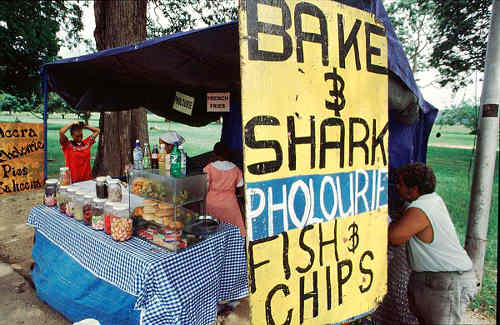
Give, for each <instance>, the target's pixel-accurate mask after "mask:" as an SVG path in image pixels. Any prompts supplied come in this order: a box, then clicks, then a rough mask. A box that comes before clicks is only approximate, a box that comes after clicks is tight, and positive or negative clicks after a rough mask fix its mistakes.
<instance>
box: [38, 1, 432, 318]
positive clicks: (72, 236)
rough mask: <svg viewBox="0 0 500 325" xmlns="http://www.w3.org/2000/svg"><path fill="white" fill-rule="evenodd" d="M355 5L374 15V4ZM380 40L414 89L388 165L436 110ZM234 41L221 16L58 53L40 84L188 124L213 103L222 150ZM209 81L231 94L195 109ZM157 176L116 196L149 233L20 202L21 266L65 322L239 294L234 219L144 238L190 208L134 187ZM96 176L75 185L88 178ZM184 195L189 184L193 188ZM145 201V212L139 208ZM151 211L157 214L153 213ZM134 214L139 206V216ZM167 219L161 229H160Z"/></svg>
mask: <svg viewBox="0 0 500 325" xmlns="http://www.w3.org/2000/svg"><path fill="white" fill-rule="evenodd" d="M374 3H379V1H376V2H374ZM362 9H365V10H367V11H371V12H373V13H374V14H377V16H379V15H381V13H380V12H379V10H380V8H379V7H377V6H375V7H373V8H362ZM382 10H383V8H382ZM384 13H385V12H384ZM385 17H386V16H385ZM388 39H389V47H390V49H391V57H392V59H391V57H390V58H389V68H390V70H391V71H392V73H393V74H394V75H395V76H396V78H398V80H400V81H401V82H402V83H404V84H405V85H406V86H407V87H408V88H409V89H410V90H411V91H412V92H413V93H415V95H416V96H417V97H418V101H419V105H420V108H421V118H420V119H419V120H418V121H417V122H416V123H412V124H411V125H407V124H405V123H401V122H400V119H399V117H398V114H397V112H395V111H392V112H390V114H389V115H390V122H389V129H390V132H391V133H390V134H389V142H390V144H391V146H390V148H389V159H390V165H391V167H398V166H400V165H403V164H405V163H406V162H409V161H415V160H419V161H424V160H425V146H426V141H427V136H428V134H429V132H430V127H431V126H432V122H433V119H434V117H435V115H436V111H435V109H433V107H432V106H431V105H430V104H428V103H427V102H425V101H423V99H422V98H421V94H420V92H419V91H418V88H417V87H416V84H415V81H414V80H413V78H412V77H411V73H410V74H408V71H409V66H407V62H406V65H405V64H404V60H402V59H401V57H400V56H404V53H402V48H401V46H400V44H399V43H398V41H397V38H395V35H394V33H393V32H392V34H391V33H388ZM238 40H239V37H238V24H237V22H231V23H227V24H222V25H218V26H214V27H209V28H205V29H201V30H197V31H189V32H185V33H179V34H176V35H171V36H166V37H161V38H156V39H153V40H148V41H145V42H142V43H139V44H133V45H129V46H124V47H120V48H115V49H109V50H105V51H101V52H98V53H95V54H90V55H86V56H82V57H78V58H71V59H64V60H59V61H56V62H53V63H50V64H47V65H44V66H43V67H42V76H43V84H44V92H45V93H47V92H48V91H49V90H50V91H55V92H57V93H58V94H60V95H61V96H62V97H63V98H64V99H65V100H66V101H67V102H68V103H69V104H70V105H71V106H73V107H74V108H76V109H78V110H91V111H106V110H108V109H113V110H121V109H127V108H130V107H139V106H144V107H147V109H148V110H150V111H151V112H153V113H155V114H157V115H160V116H165V117H168V119H169V120H172V121H177V122H180V123H184V124H188V125H192V126H201V125H206V124H207V123H209V122H211V121H215V120H218V119H219V118H220V116H221V115H222V114H223V116H224V124H223V129H222V140H223V141H224V142H226V143H228V144H229V145H230V147H231V148H232V149H236V150H241V148H242V137H241V134H242V127H241V107H240V102H239V98H240V84H239V83H240V61H239V46H238ZM214 44H216V45H217V48H216V49H215V50H214ZM391 46H392V48H391ZM194 72H196V73H194ZM75 76H78V78H75ZM408 76H410V77H408ZM179 91H180V92H182V93H186V94H188V95H189V96H191V97H192V98H194V105H193V109H192V114H191V115H186V114H183V113H181V112H179V111H177V110H174V109H172V104H173V102H174V100H175V97H176V92H179ZM216 91H228V92H230V93H231V105H230V106H231V109H230V111H229V112H228V113H214V112H207V92H216ZM45 118H46V114H45ZM159 176H161V175H154V176H151V175H149V176H148V177H145V179H146V180H142V183H141V182H139V181H137V179H139V178H141V177H142V178H144V175H133V177H131V178H129V182H128V184H127V189H123V193H122V197H121V201H122V203H127V204H128V209H130V210H131V211H134V214H135V216H138V217H141V216H140V214H142V219H146V221H152V224H156V225H157V226H158V227H160V228H155V229H156V233H155V232H154V229H152V228H147V227H146V228H142V231H140V234H136V235H139V236H130V234H129V233H128V232H127V231H124V232H123V231H122V235H123V234H124V239H125V238H126V239H128V240H125V241H123V242H122V241H120V238H121V237H116V238H115V239H118V240H113V237H112V236H110V235H108V234H106V232H105V231H99V230H97V231H96V229H94V228H93V227H92V224H91V225H90V226H89V225H86V224H85V223H84V222H80V221H78V220H77V219H75V218H68V216H67V214H66V213H63V212H61V211H58V209H57V208H55V207H46V206H39V207H35V208H34V209H33V210H32V211H31V213H30V215H29V217H28V224H29V225H31V226H33V227H34V228H35V230H36V231H35V245H34V248H33V257H34V260H35V268H34V270H33V273H32V277H33V280H34V283H35V286H36V289H37V294H38V295H39V296H40V297H41V299H42V300H44V301H45V302H47V303H48V304H49V305H51V306H52V307H53V308H54V309H56V310H58V311H59V312H61V313H63V314H64V315H65V316H66V317H67V318H68V319H70V320H74V321H77V320H81V319H83V318H88V317H92V318H96V319H98V320H99V321H100V322H101V323H102V324H128V323H130V324H135V323H139V322H140V323H143V324H159V323H161V324H209V323H211V322H213V321H214V320H215V309H216V304H217V302H218V301H220V300H231V299H238V298H241V297H243V296H245V295H247V294H248V281H247V273H246V257H245V242H244V239H243V238H242V237H241V236H240V234H239V231H238V229H237V228H236V227H233V226H231V225H227V224H222V225H221V226H220V227H218V229H217V231H215V232H213V233H210V234H208V235H207V236H206V237H205V238H203V240H201V241H199V242H196V240H197V237H196V236H195V237H194V238H193V237H191V240H192V241H191V242H190V239H189V238H182V239H183V240H178V239H180V238H175V239H176V240H175V241H177V242H179V243H180V242H183V243H184V244H185V246H187V247H178V246H176V247H175V248H173V247H170V246H171V245H167V246H168V247H163V244H161V245H158V243H155V240H154V239H155V236H156V239H158V232H159V231H162V230H163V231H164V232H163V234H162V235H163V236H164V237H168V236H176V235H175V233H174V232H175V231H176V230H177V229H176V227H177V226H180V225H179V224H177V223H176V222H177V221H180V222H181V223H182V227H184V225H189V221H187V219H189V218H190V217H188V213H187V212H189V213H190V215H191V218H192V215H193V214H192V213H191V212H190V211H185V210H183V207H182V206H181V207H180V211H183V212H184V214H183V215H182V216H180V215H179V216H178V215H177V211H178V210H177V208H178V207H177V206H176V205H177V204H180V203H181V202H176V198H177V197H179V198H181V199H184V200H185V201H186V202H188V201H190V200H189V197H187V198H186V195H185V194H183V190H184V189H182V188H181V191H174V192H175V193H176V194H175V195H173V196H170V198H168V199H167V198H162V199H165V201H168V202H166V203H168V205H163V206H160V205H159V204H157V205H155V204H153V203H152V202H151V201H147V200H149V199H151V196H152V193H149V192H148V193H146V192H145V191H143V190H142V189H143V188H146V187H148V186H149V184H151V187H152V188H154V187H155V186H156V187H158V186H161V184H166V183H167V182H169V181H170V180H168V179H166V178H161V177H159ZM151 180H155V181H156V182H157V184H156V185H153V183H152V182H150V181H151ZM96 182H97V180H96V181H90V183H87V184H77V185H75V186H77V187H87V188H93V187H94V186H96V185H97V184H96ZM146 182H148V184H145V183H146ZM172 186H174V187H175V186H177V184H174V185H170V188H172ZM192 189H193V188H190V190H192ZM393 190H394V188H390V191H393ZM96 192H97V189H96ZM77 196H78V195H77ZM144 196H146V197H144ZM153 199H157V198H153ZM141 200H142V201H141ZM196 200H199V195H197V198H193V201H196ZM141 207H142V211H141V209H140V208H141ZM137 208H139V209H137ZM145 210H148V211H145ZM153 210H154V212H155V213H154V214H155V215H154V216H151V214H152V212H153ZM157 210H163V213H164V214H165V215H161V214H160V215H158V216H156V212H157ZM188 210H189V209H188ZM82 211H83V210H82ZM146 212H148V213H146ZM172 213H173V215H174V216H175V217H174V219H173V221H174V222H173V224H172V223H171V221H172V219H171V218H167V219H168V220H166V221H164V218H163V217H165V216H166V214H169V215H170V214H172ZM198 213H199V212H198ZM145 214H146V215H148V214H149V216H148V217H146V218H144V215H145ZM178 217H179V220H178ZM157 218H159V219H157ZM82 219H83V216H82ZM147 219H150V220H147ZM151 219H153V220H151ZM160 219H161V220H160ZM180 219H182V221H181V220H180ZM97 224H98V222H96V227H101V225H97ZM160 224H161V225H160ZM149 225H151V223H149ZM167 225H169V227H168V228H169V229H166V230H167V231H168V232H169V233H168V234H167V233H165V228H161V226H167ZM137 229H140V228H137ZM141 234H142V236H141ZM195 235H196V234H195ZM128 237H131V238H128ZM140 237H142V238H140ZM144 239H146V240H144ZM163 239H164V238H163ZM163 241H164V240H163ZM195 242H196V243H195ZM190 243H191V244H192V245H190ZM178 248H181V249H178Z"/></svg>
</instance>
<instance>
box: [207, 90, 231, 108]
mask: <svg viewBox="0 0 500 325" xmlns="http://www.w3.org/2000/svg"><path fill="white" fill-rule="evenodd" d="M207 112H229V93H207Z"/></svg>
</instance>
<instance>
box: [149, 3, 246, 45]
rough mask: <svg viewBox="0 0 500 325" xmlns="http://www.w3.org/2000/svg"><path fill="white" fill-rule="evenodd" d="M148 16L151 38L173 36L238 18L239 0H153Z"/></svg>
mask: <svg viewBox="0 0 500 325" xmlns="http://www.w3.org/2000/svg"><path fill="white" fill-rule="evenodd" d="M151 4H152V14H151V15H150V16H148V18H147V35H148V37H159V36H165V35H170V34H174V33H178V32H182V31H186V30H190V29H194V28H199V27H201V26H202V25H206V26H212V25H215V24H220V23H224V22H228V21H231V20H236V19H238V3H237V1H236V0H224V1H213V0H152V1H151Z"/></svg>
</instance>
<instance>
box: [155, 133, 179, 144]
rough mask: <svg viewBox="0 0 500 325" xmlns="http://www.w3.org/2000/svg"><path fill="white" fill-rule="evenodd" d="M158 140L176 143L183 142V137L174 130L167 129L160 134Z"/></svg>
mask: <svg viewBox="0 0 500 325" xmlns="http://www.w3.org/2000/svg"><path fill="white" fill-rule="evenodd" d="M160 140H161V141H163V142H165V143H168V144H174V143H176V142H177V143H178V144H183V143H184V138H183V137H181V136H180V135H179V133H177V132H175V131H168V132H166V133H163V134H162V135H160Z"/></svg>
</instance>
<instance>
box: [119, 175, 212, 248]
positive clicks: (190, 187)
mask: <svg viewBox="0 0 500 325" xmlns="http://www.w3.org/2000/svg"><path fill="white" fill-rule="evenodd" d="M128 183H129V184H128V187H129V193H130V196H136V197H135V198H133V199H132V198H131V199H129V202H132V201H133V202H135V204H134V205H132V204H130V207H131V208H132V209H133V212H132V214H133V217H134V222H135V223H134V229H135V235H136V236H137V237H139V238H142V239H145V240H148V241H150V242H152V243H154V244H156V245H159V246H162V247H165V248H167V249H169V250H171V251H177V250H179V249H182V248H185V247H187V246H189V245H190V244H192V243H195V242H197V241H199V240H201V239H202V238H201V237H200V236H199V234H193V233H192V232H188V231H186V230H188V229H191V225H192V224H193V223H195V222H196V221H197V219H198V218H199V216H200V215H202V216H203V215H205V213H204V212H205V196H206V192H207V186H208V185H207V184H208V183H207V175H206V174H198V175H189V176H184V177H172V176H169V175H168V174H167V173H166V172H165V171H160V170H154V169H145V170H132V171H131V172H130V173H129V175H128ZM137 197H138V198H139V199H137Z"/></svg>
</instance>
